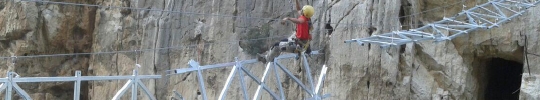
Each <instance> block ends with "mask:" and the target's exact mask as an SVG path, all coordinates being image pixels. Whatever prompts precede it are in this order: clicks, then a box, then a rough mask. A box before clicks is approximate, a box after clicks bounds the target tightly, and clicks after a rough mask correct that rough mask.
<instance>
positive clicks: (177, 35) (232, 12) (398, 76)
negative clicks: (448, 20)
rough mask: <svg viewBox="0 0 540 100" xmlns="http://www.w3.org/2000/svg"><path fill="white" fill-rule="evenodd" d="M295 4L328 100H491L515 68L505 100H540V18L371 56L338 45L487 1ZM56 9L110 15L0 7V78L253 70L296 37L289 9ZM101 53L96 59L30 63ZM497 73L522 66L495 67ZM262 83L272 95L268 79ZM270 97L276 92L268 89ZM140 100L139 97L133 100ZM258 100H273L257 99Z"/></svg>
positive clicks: (193, 0) (194, 93)
mask: <svg viewBox="0 0 540 100" xmlns="http://www.w3.org/2000/svg"><path fill="white" fill-rule="evenodd" d="M300 1H301V4H302V5H303V4H311V5H313V6H314V7H315V8H316V11H317V12H316V14H315V15H314V17H313V18H312V21H313V22H314V24H313V25H314V27H315V29H314V30H313V31H312V33H311V34H312V35H313V40H312V44H311V45H312V49H314V50H321V51H323V52H324V54H323V55H312V57H311V58H310V59H309V61H310V65H311V67H312V68H311V69H312V73H313V75H316V74H318V71H320V67H321V66H322V65H323V64H326V65H327V66H329V71H328V75H327V78H326V80H325V84H324V87H323V89H322V93H323V94H326V93H329V94H331V97H329V99H335V100H358V99H360V100H364V99H377V100H379V99H380V100H391V99H413V100H417V99H421V100H424V99H436V100H439V99H444V100H447V99H465V100H469V99H489V98H492V96H490V95H492V93H494V92H488V91H492V90H491V89H492V87H491V86H497V85H498V84H495V83H497V81H496V80H493V79H492V77H493V76H496V74H508V73H504V72H497V71H494V70H495V69H496V68H497V69H500V70H508V71H510V70H514V69H511V68H516V67H519V68H517V69H522V71H521V72H520V71H519V70H517V72H518V73H523V74H521V75H517V76H516V75H514V74H512V75H508V76H516V77H512V79H508V81H510V80H516V78H517V79H518V80H520V81H512V82H516V83H514V84H519V86H520V87H519V88H516V87H513V88H515V89H513V90H519V92H517V91H511V93H510V94H517V93H519V98H520V99H540V98H538V89H539V87H540V86H538V84H539V81H537V80H539V79H538V76H539V75H538V74H537V73H538V72H540V69H539V68H538V65H539V64H537V60H539V59H540V58H539V56H538V54H540V52H538V51H539V50H538V49H539V44H538V43H537V41H538V37H539V36H538V34H537V32H538V26H539V25H540V19H538V18H535V16H540V13H539V12H538V10H540V8H538V7H534V8H531V9H529V10H530V11H529V12H528V13H526V14H524V15H523V16H521V17H518V18H517V19H515V20H512V21H510V22H509V23H507V24H503V25H502V26H501V27H499V28H494V29H489V30H480V31H475V32H473V33H469V34H467V35H464V36H460V37H458V38H456V39H454V40H452V41H445V42H440V43H432V42H418V43H415V44H407V45H404V46H399V47H391V48H379V46H378V45H369V44H367V45H364V46H358V45H356V44H344V43H343V40H348V39H353V38H360V37H368V36H371V35H377V34H383V33H386V32H391V31H396V30H402V29H412V28H416V27H420V26H423V25H425V24H428V23H431V22H434V21H438V20H440V19H442V18H443V17H447V16H453V15H455V14H456V13H458V12H460V11H461V10H463V9H468V8H471V7H474V5H476V4H482V3H485V2H487V0H457V1H445V0H300ZM58 2H70V3H81V4H90V5H102V6H113V7H85V6H74V5H62V4H52V3H36V2H28V1H19V0H14V1H12V0H5V1H0V55H1V56H3V57H10V56H19V57H17V59H16V61H15V63H11V62H12V61H11V60H9V59H4V60H3V61H2V62H0V64H2V65H4V66H6V67H0V72H6V71H8V70H10V71H15V72H17V73H18V74H19V75H21V76H23V77H54V76H73V75H74V72H75V70H81V71H82V73H83V75H89V76H119V75H132V70H134V69H137V70H138V71H139V74H141V75H161V74H163V72H164V71H165V70H170V69H178V68H187V67H188V66H187V65H186V63H187V62H188V61H189V60H195V61H198V62H200V63H201V65H208V64H218V63H225V62H233V61H234V58H235V57H238V59H240V60H244V59H254V58H255V57H254V56H253V55H254V54H256V53H263V52H264V50H266V49H268V47H269V46H270V45H271V44H272V43H274V42H276V41H278V40H280V39H282V38H286V37H288V36H290V34H291V33H292V32H294V27H295V26H294V24H292V23H290V22H288V23H281V22H282V21H281V20H280V19H282V18H284V17H297V16H298V15H297V14H296V12H295V11H293V10H292V9H293V8H294V7H293V5H294V4H291V3H294V2H291V1H287V0H286V1H272V0H262V1H261V0H233V1H223V0H206V1H204V0H203V1H201V0H61V1H58ZM116 7H134V8H144V9H154V10H141V9H120V8H116ZM157 10H159V11H157ZM161 10H164V11H161ZM329 20H331V23H332V24H331V25H332V27H333V28H334V29H335V30H334V32H333V34H332V36H327V35H326V34H327V33H326V30H324V27H323V26H324V24H325V23H327V22H328V21H329ZM525 37H526V38H527V39H526V40H525ZM240 40H241V41H240ZM116 51H126V52H116ZM97 52H101V53H100V54H92V55H86V54H80V55H69V56H50V57H49V56H47V57H43V56H41V57H33V56H34V55H51V54H72V53H97ZM109 52H114V53H109ZM525 55H526V56H525ZM25 56H26V57H25ZM493 61H501V62H506V61H508V62H515V63H517V64H516V65H512V66H497V67H494V66H495V65H493V64H495V63H491V62H493ZM282 63H283V64H285V65H286V66H287V68H288V69H289V70H291V71H293V73H294V74H295V75H296V76H297V77H302V79H301V80H303V81H306V80H307V79H306V78H305V75H304V73H305V72H302V71H301V70H303V69H302V68H301V67H302V66H301V64H299V62H298V61H294V60H290V61H288V60H283V61H282ZM135 64H140V65H141V67H136V66H135ZM520 64H521V65H522V66H521V65H520ZM499 65H504V64H499ZM245 66H246V68H248V70H249V71H251V72H252V73H253V74H254V75H255V76H258V77H259V78H260V77H262V73H263V71H264V69H265V68H264V67H263V66H264V65H263V64H261V63H257V64H249V65H245ZM505 68H508V69H505ZM231 70H232V69H231V68H223V69H212V70H205V71H203V72H202V74H203V78H204V79H205V80H204V82H205V88H206V92H207V94H206V95H207V96H208V99H217V97H218V96H219V93H220V92H221V89H222V88H223V87H224V86H223V85H224V83H225V81H226V78H227V75H228V74H229V72H230V71H231ZM529 73H530V74H529ZM196 74H197V73H188V74H181V75H171V76H164V77H163V78H161V79H156V80H143V83H144V84H145V85H146V86H147V87H148V88H149V89H150V90H151V92H152V93H154V94H155V95H154V96H156V97H157V99H158V100H166V99H170V98H171V96H173V92H172V91H178V92H179V93H181V94H182V96H183V97H184V99H186V100H192V99H202V97H201V95H202V93H201V90H200V89H199V87H198V85H197V84H198V83H197V77H196ZM279 75H280V77H282V78H281V80H280V81H281V82H282V83H281V84H282V85H283V87H284V89H285V90H286V91H287V92H286V93H284V94H285V95H286V97H287V98H286V99H288V100H289V99H290V100H297V99H305V98H306V97H307V96H306V94H304V93H302V90H301V89H299V88H300V87H299V86H298V85H297V84H296V83H294V81H292V79H290V78H285V75H284V73H280V74H279ZM0 76H5V74H2V75H0ZM497 77H499V76H497ZM501 77H503V76H501ZM505 77H506V76H505ZM238 79H245V80H246V81H247V84H246V85H247V86H248V93H250V95H249V96H248V97H252V95H253V93H255V90H256V88H257V86H258V85H256V83H255V82H252V81H251V79H250V78H249V77H248V76H244V77H239V78H238V77H237V78H235V80H238ZM503 81H506V80H503ZM125 83H126V80H113V81H91V82H87V83H83V87H82V92H81V95H82V98H83V99H93V100H106V99H111V98H112V97H113V96H114V94H115V93H116V91H118V90H119V89H120V88H121V87H122V86H123V84H125ZM266 83H276V80H275V79H274V78H273V75H271V76H270V77H269V78H267V81H266ZM19 84H20V85H21V87H22V88H23V89H24V90H26V91H27V92H28V93H29V94H30V95H31V96H32V97H33V98H45V99H51V100H64V99H71V98H72V96H73V94H72V91H73V85H72V83H71V82H58V83H40V84H35V83H19ZM238 84H239V82H237V81H233V84H232V85H231V87H230V88H229V90H228V96H227V99H233V100H235V99H242V98H243V97H244V95H243V94H241V93H240V92H239V91H241V89H240V87H239V85H238ZM493 84H495V85H493ZM509 84H511V83H509ZM268 85H269V87H270V88H272V89H274V90H277V86H275V85H274V84H268ZM499 85H500V84H499ZM507 90H508V91H509V90H512V88H509V89H507ZM140 92H142V91H140ZM501 93H502V94H504V93H508V92H507V91H502V92H501ZM139 98H146V95H144V93H139ZM261 98H264V99H270V98H271V97H270V95H268V94H267V93H263V95H262V96H261ZM122 99H129V98H128V96H125V97H122Z"/></svg>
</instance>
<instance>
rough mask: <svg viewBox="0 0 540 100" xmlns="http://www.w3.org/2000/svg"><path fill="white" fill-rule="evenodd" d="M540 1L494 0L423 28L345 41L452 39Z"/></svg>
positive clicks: (508, 17) (502, 20)
mask: <svg viewBox="0 0 540 100" xmlns="http://www.w3.org/2000/svg"><path fill="white" fill-rule="evenodd" d="M538 3H540V1H537V0H491V1H488V2H487V3H484V4H481V5H477V6H475V7H473V8H471V9H468V10H464V11H462V12H460V13H458V14H457V15H456V16H454V17H450V18H446V17H445V18H443V19H442V20H440V21H437V22H434V23H431V24H427V25H425V26H422V27H420V28H416V29H410V30H400V31H393V32H389V33H384V34H380V35H373V36H371V37H367V38H358V39H352V40H346V41H345V43H353V42H356V43H358V44H359V45H362V46H363V45H364V44H365V43H371V44H377V45H380V46H381V48H386V47H389V46H399V45H403V44H407V43H411V42H418V41H426V40H434V41H435V42H440V41H445V40H451V39H454V38H456V37H457V36H459V35H462V34H466V33H469V32H471V31H474V30H477V29H490V28H493V27H498V26H499V25H501V24H503V23H505V22H508V21H510V20H511V19H512V18H515V17H517V16H520V15H522V14H523V13H525V12H526V11H527V9H528V8H530V7H534V6H535V5H537V4H538Z"/></svg>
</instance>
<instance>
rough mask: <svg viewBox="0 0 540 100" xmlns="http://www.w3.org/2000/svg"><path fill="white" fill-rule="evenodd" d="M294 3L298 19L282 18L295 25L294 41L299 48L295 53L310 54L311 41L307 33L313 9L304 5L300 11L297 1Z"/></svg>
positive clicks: (309, 28)
mask: <svg viewBox="0 0 540 100" xmlns="http://www.w3.org/2000/svg"><path fill="white" fill-rule="evenodd" d="M295 1H296V9H297V10H298V14H299V15H300V17H298V18H288V17H287V18H283V20H284V21H291V22H293V23H295V24H296V39H295V42H296V43H297V44H298V45H299V46H298V47H301V48H300V49H299V50H298V51H297V52H298V54H300V52H301V51H304V50H305V51H306V53H307V54H309V53H311V49H310V47H309V40H311V35H310V34H309V31H310V30H311V23H310V22H311V16H313V14H314V13H315V11H314V9H313V7H312V6H310V5H305V6H304V7H302V9H300V6H299V5H298V0H295Z"/></svg>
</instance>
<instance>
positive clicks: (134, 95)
mask: <svg viewBox="0 0 540 100" xmlns="http://www.w3.org/2000/svg"><path fill="white" fill-rule="evenodd" d="M137 74H138V72H137V69H135V70H133V78H132V79H131V83H129V84H131V100H137V85H138V84H137V80H138V79H137Z"/></svg>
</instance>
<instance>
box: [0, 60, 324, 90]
mask: <svg viewBox="0 0 540 100" xmlns="http://www.w3.org/2000/svg"><path fill="white" fill-rule="evenodd" d="M311 54H312V55H316V54H319V52H318V51H313V52H312V53H311ZM296 56H297V55H296V54H284V55H281V56H278V57H277V58H275V60H274V61H275V62H269V63H267V65H266V69H265V70H264V73H263V76H262V78H257V77H256V76H255V74H253V73H252V72H250V71H249V70H248V69H246V67H244V66H243V65H245V64H253V63H257V60H256V59H251V60H242V61H239V60H238V59H236V61H235V62H230V63H221V64H214V65H200V64H199V62H196V61H194V60H190V61H189V63H188V65H189V68H181V69H174V70H167V71H166V72H165V73H166V74H165V75H178V74H187V73H191V72H196V73H197V79H198V82H199V88H200V90H201V93H202V94H201V95H202V98H203V100H208V98H207V97H206V90H205V86H204V84H205V83H204V78H203V75H202V71H204V70H209V69H216V68H226V67H233V69H232V70H231V72H230V73H229V76H228V78H227V81H226V83H225V84H224V88H223V89H222V91H221V93H220V95H219V98H218V99H219V100H224V99H225V97H226V96H227V89H228V88H229V86H230V85H231V82H232V81H233V79H234V77H244V76H245V75H247V76H249V77H250V78H251V79H252V80H254V81H255V82H256V83H257V84H258V85H259V86H258V87H257V91H256V93H255V94H254V96H253V98H252V100H258V99H259V98H260V95H261V91H262V90H264V91H266V93H269V94H270V96H272V97H273V98H274V99H276V100H285V98H286V97H285V94H284V91H283V88H282V86H281V82H280V77H279V74H278V70H281V71H283V72H284V73H285V74H286V76H287V77H289V78H291V79H293V80H294V82H295V83H297V84H298V85H299V86H300V87H301V89H302V90H303V91H304V92H305V93H306V94H307V96H309V97H310V98H308V100H321V99H323V98H326V97H328V96H330V95H329V94H325V95H321V94H320V92H319V91H320V90H321V88H322V84H323V80H324V77H325V75H326V69H327V67H326V66H322V70H321V74H319V78H318V79H317V84H313V83H314V81H315V80H314V79H313V77H312V76H311V75H312V74H311V68H310V67H309V64H308V62H307V59H306V56H305V55H302V63H303V65H304V69H303V70H304V71H305V72H306V75H304V76H307V78H308V81H307V83H308V84H307V85H306V84H305V83H304V82H302V81H301V80H300V79H299V78H298V77H296V76H294V75H293V74H292V73H291V71H289V70H288V69H287V67H286V66H283V65H282V64H280V63H279V60H283V59H290V58H294V57H296ZM135 66H136V67H137V68H138V67H140V65H138V64H136V65H135ZM271 69H273V72H274V74H275V78H276V80H277V82H276V83H275V84H276V85H277V88H278V89H279V91H277V92H275V91H272V89H270V88H269V87H268V86H267V84H269V83H266V82H265V80H267V79H268V78H267V76H268V75H269V74H270V73H271V72H270V71H271ZM244 74H245V75H244ZM236 75H238V76H236ZM161 77H162V75H138V72H137V69H135V70H133V75H131V76H81V71H76V72H75V76H73V77H21V76H19V75H18V74H17V73H15V72H8V74H7V77H6V78H0V82H2V84H1V85H0V92H4V91H6V93H5V98H4V100H11V99H12V95H13V91H15V92H16V93H17V94H18V95H19V96H21V97H22V98H24V99H26V100H32V98H31V97H30V95H28V93H27V92H25V91H24V90H23V89H22V88H20V87H19V85H17V83H24V82H34V83H35V82H75V85H74V90H73V95H74V96H73V100H79V99H80V98H79V97H80V93H81V92H80V90H81V89H80V88H81V81H103V80H128V81H127V82H126V84H125V85H124V86H123V87H122V88H121V89H120V90H118V92H116V94H115V95H114V97H113V98H112V99H113V100H119V99H120V97H122V96H123V95H124V93H125V92H126V91H128V90H131V99H132V100H137V99H138V98H137V89H138V88H139V87H140V88H141V89H142V91H143V92H144V93H145V94H146V95H147V96H148V97H149V98H148V99H150V100H156V98H155V97H154V94H153V93H151V91H150V90H149V89H148V87H146V85H144V83H143V82H141V79H158V78H161ZM243 79H244V78H239V80H238V81H239V82H240V86H241V88H242V92H241V93H243V94H244V97H243V98H244V99H245V100H248V99H250V98H249V97H247V95H249V94H248V93H247V90H246V85H245V81H244V80H243ZM173 94H174V95H175V98H176V99H180V100H183V97H182V96H181V94H180V93H178V92H176V91H175V92H174V93H173Z"/></svg>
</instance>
